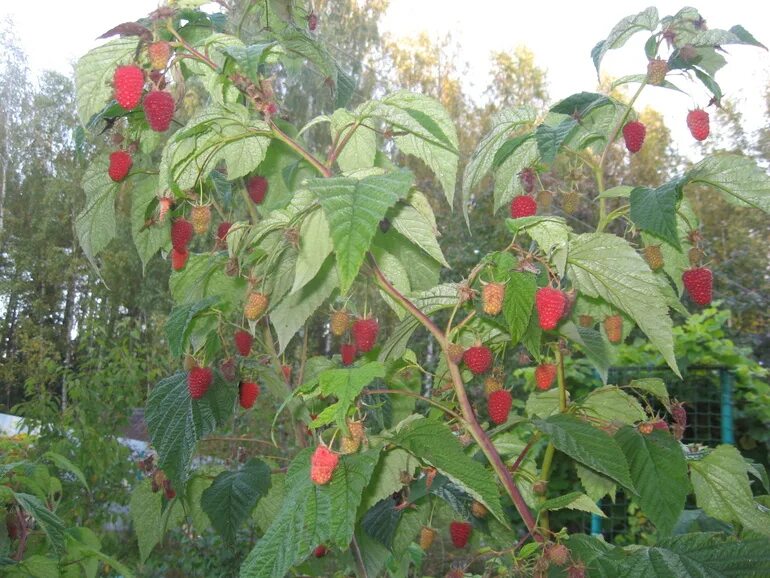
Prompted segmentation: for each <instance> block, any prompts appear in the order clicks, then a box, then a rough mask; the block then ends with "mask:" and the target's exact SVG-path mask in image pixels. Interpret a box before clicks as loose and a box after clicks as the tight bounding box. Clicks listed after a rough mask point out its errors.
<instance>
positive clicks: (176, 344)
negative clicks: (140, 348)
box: [166, 296, 220, 357]
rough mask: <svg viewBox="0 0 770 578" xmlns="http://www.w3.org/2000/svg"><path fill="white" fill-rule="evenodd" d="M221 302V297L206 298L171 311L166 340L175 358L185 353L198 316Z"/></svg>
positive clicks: (167, 322)
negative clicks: (186, 344) (186, 343)
mask: <svg viewBox="0 0 770 578" xmlns="http://www.w3.org/2000/svg"><path fill="white" fill-rule="evenodd" d="M219 301H220V299H219V297H216V296H212V297H206V298H205V299H202V300H200V301H197V302H195V303H186V304H184V305H177V306H176V307H174V308H173V309H172V310H171V313H170V314H169V316H168V319H167V320H166V339H167V340H168V348H169V350H170V353H171V355H172V356H174V357H179V356H181V355H182V353H184V345H185V342H186V341H187V339H188V338H189V336H190V330H191V324H192V321H193V319H194V318H195V316H196V315H198V314H199V313H200V312H201V311H205V310H207V309H209V308H211V307H213V306H214V305H216V304H217V303H218V302H219Z"/></svg>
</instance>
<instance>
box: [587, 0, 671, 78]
mask: <svg viewBox="0 0 770 578" xmlns="http://www.w3.org/2000/svg"><path fill="white" fill-rule="evenodd" d="M657 26H658V10H657V9H656V8H654V7H652V6H650V7H649V8H647V9H645V10H643V11H642V12H639V13H638V14H633V15H631V16H626V17H625V18H623V19H622V20H621V21H620V22H618V23H617V24H616V25H615V26H614V27H613V29H612V30H611V31H610V33H609V35H608V36H607V38H606V39H604V40H602V41H601V42H599V43H598V44H597V45H596V46H594V48H593V49H592V50H591V58H593V61H594V66H595V67H596V74H597V75H598V74H599V67H600V66H601V62H602V59H603V58H604V55H605V54H607V52H608V51H609V50H614V49H615V48H620V47H621V46H623V45H624V44H625V43H626V42H627V41H628V39H629V38H631V37H632V36H633V35H634V34H636V33H637V32H642V31H644V30H649V31H653V30H655V28H657Z"/></svg>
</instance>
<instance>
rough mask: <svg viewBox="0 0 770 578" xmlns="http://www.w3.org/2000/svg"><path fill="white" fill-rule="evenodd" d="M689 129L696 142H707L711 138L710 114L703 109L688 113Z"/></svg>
mask: <svg viewBox="0 0 770 578" xmlns="http://www.w3.org/2000/svg"><path fill="white" fill-rule="evenodd" d="M687 128H689V129H690V134H691V135H692V136H693V138H694V139H695V140H697V141H702V140H706V139H707V138H708V136H709V113H707V112H706V111H705V110H703V109H701V108H696V109H695V110H691V111H690V112H688V113H687Z"/></svg>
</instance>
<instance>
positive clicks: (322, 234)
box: [291, 210, 333, 293]
mask: <svg viewBox="0 0 770 578" xmlns="http://www.w3.org/2000/svg"><path fill="white" fill-rule="evenodd" d="M332 249H333V246H332V239H331V236H330V234H329V223H327V222H326V216H325V215H324V213H323V211H318V210H316V211H313V212H312V213H310V214H309V215H308V216H307V218H305V220H304V221H303V222H302V226H301V227H300V230H299V251H298V253H297V265H296V272H295V274H294V285H293V286H292V288H291V293H296V292H297V291H299V290H300V289H302V288H303V287H304V286H305V285H307V284H308V283H309V282H310V281H312V280H313V279H314V278H315V277H316V275H317V274H318V272H319V271H320V270H321V267H322V266H323V265H324V263H325V262H326V257H328V256H329V255H330V254H331V252H332Z"/></svg>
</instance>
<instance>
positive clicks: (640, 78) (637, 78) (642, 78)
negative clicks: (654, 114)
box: [610, 36, 686, 94]
mask: <svg viewBox="0 0 770 578" xmlns="http://www.w3.org/2000/svg"><path fill="white" fill-rule="evenodd" d="M651 38H652V39H653V40H654V39H655V37H654V36H652V37H651ZM655 45H656V46H657V43H655ZM646 80H647V75H646V74H629V75H627V76H622V77H620V78H618V79H617V80H616V81H614V82H613V83H612V84H611V85H610V90H614V89H615V88H617V87H618V86H623V85H624V84H630V83H632V82H635V83H642V82H646ZM654 86H658V87H661V88H668V89H669V90H676V91H677V92H681V93H682V94H686V93H685V91H683V90H682V89H681V88H679V87H678V86H677V85H676V84H674V83H673V82H669V81H668V80H664V81H663V82H661V83H660V84H656V85H654Z"/></svg>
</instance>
